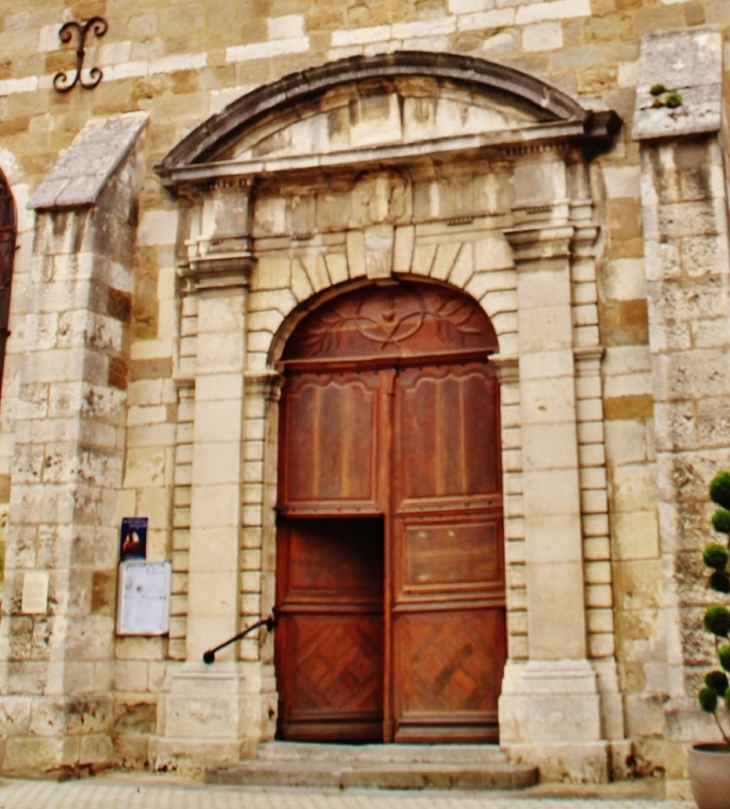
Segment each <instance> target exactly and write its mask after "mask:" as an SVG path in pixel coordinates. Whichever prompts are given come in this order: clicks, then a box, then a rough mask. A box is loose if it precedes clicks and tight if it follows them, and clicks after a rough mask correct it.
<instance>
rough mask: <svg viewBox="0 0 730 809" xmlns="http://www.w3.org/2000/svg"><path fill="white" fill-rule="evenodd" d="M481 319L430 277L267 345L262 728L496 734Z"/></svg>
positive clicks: (485, 350) (350, 302)
mask: <svg viewBox="0 0 730 809" xmlns="http://www.w3.org/2000/svg"><path fill="white" fill-rule="evenodd" d="M495 344H496V339H495V337H494V332H493V330H492V327H491V324H490V323H489V321H488V319H487V318H486V316H485V315H484V313H483V312H482V311H481V310H480V309H478V308H477V307H476V306H475V305H474V304H473V303H472V302H471V301H469V300H468V299H466V298H464V297H462V296H460V295H458V294H455V293H453V292H450V291H447V290H444V289H442V288H440V287H435V286H434V287H431V286H419V285H411V284H401V285H397V286H393V287H386V288H377V287H376V288H366V289H362V290H359V291H357V292H355V293H350V294H349V295H346V296H343V297H342V298H340V299H337V300H335V301H334V302H332V303H330V304H328V305H327V306H325V307H323V308H322V309H321V310H317V311H316V312H315V313H314V314H312V315H310V316H308V317H307V318H306V319H305V320H304V321H303V322H302V323H301V324H300V326H299V327H298V328H297V329H296V330H295V332H294V334H293V335H292V338H291V339H290V342H289V344H288V347H287V351H286V353H285V356H284V370H285V383H284V389H283V398H282V405H281V411H280V457H279V503H278V509H279V518H278V519H279V522H278V534H277V598H276V601H277V605H276V608H277V615H278V617H279V626H278V628H277V632H276V673H277V685H278V689H279V695H280V704H279V731H278V732H279V738H283V739H292V740H293V739H296V740H319V741H347V742H368V741H370V742H372V741H385V742H390V741H396V742H398V741H403V742H440V741H455V742H456V741H461V742H465V741H466V742H482V741H497V740H498V725H497V699H498V696H499V689H500V684H501V680H502V673H503V668H504V661H505V653H506V649H505V647H506V640H505V638H506V630H505V587H504V562H503V540H502V522H503V519H502V497H501V469H500V449H499V419H498V413H499V389H498V384H497V380H496V377H495V374H494V369H493V366H492V365H491V364H490V363H489V360H488V357H489V354H490V353H491V352H492V351H494V346H495Z"/></svg>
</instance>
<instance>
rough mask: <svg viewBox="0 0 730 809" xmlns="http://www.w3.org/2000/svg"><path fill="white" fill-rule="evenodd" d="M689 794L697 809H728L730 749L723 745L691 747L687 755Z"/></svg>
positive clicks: (712, 743)
mask: <svg viewBox="0 0 730 809" xmlns="http://www.w3.org/2000/svg"><path fill="white" fill-rule="evenodd" d="M687 769H688V770H689V782H690V785H691V787H692V794H693V795H694V799H695V801H696V802H697V806H699V809H730V748H729V747H728V745H726V744H724V743H722V742H706V743H704V744H693V745H692V747H690V748H689V751H688V755H687Z"/></svg>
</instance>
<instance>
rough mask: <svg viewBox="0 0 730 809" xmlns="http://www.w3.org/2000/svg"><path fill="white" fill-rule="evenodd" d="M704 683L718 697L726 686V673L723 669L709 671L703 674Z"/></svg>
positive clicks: (725, 689) (723, 693) (724, 690)
mask: <svg viewBox="0 0 730 809" xmlns="http://www.w3.org/2000/svg"><path fill="white" fill-rule="evenodd" d="M705 685H706V686H707V687H708V688H711V689H712V690H713V691H714V692H715V693H716V694H717V695H718V696H719V697H722V696H724V695H725V692H726V691H727V687H728V680H727V674H725V672H724V671H711V672H710V673H709V674H706V675H705Z"/></svg>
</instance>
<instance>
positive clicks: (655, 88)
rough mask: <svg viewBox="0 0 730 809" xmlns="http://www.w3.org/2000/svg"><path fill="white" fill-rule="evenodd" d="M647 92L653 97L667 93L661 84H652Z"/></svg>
mask: <svg viewBox="0 0 730 809" xmlns="http://www.w3.org/2000/svg"><path fill="white" fill-rule="evenodd" d="M649 92H650V93H651V94H652V95H653V96H660V95H661V94H662V93H666V92H667V88H666V87H665V86H664V85H663V84H661V83H658V84H652V86H651V87H650V88H649Z"/></svg>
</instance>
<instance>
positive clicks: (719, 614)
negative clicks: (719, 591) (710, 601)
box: [705, 604, 730, 668]
mask: <svg viewBox="0 0 730 809" xmlns="http://www.w3.org/2000/svg"><path fill="white" fill-rule="evenodd" d="M705 629H706V630H707V631H708V632H712V634H713V635H717V637H718V638H726V637H727V636H728V632H730V610H729V609H728V608H727V607H723V606H722V604H715V605H713V606H712V607H708V608H707V612H705ZM723 668H725V666H723Z"/></svg>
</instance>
